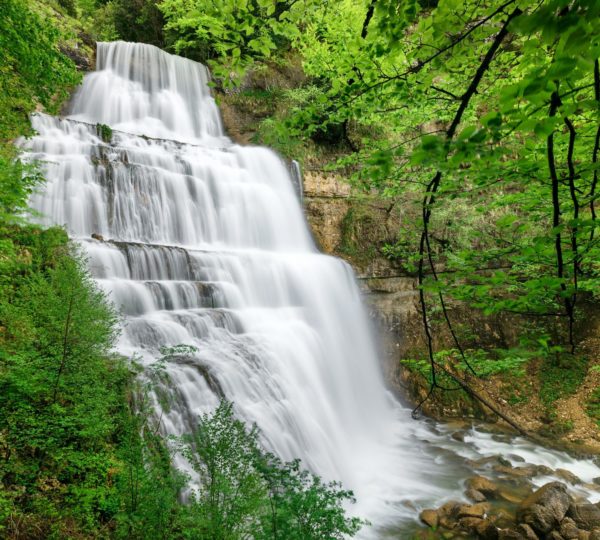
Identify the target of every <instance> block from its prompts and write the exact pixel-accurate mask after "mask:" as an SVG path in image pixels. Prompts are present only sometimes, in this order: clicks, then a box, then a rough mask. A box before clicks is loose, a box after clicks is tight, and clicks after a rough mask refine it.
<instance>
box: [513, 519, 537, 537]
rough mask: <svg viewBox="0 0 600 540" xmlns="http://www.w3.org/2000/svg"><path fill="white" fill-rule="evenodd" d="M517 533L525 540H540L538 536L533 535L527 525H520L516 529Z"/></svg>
mask: <svg viewBox="0 0 600 540" xmlns="http://www.w3.org/2000/svg"><path fill="white" fill-rule="evenodd" d="M517 532H518V533H519V534H520V535H521V536H522V537H523V538H524V539H525V540H540V539H539V536H538V535H537V534H535V531H534V530H533V529H532V528H531V527H530V526H529V525H527V524H525V523H521V524H520V525H519V526H518V527H517Z"/></svg>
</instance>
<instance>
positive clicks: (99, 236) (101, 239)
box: [92, 233, 104, 242]
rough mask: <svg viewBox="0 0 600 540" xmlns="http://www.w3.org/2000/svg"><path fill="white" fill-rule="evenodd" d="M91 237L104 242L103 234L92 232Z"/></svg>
mask: <svg viewBox="0 0 600 540" xmlns="http://www.w3.org/2000/svg"><path fill="white" fill-rule="evenodd" d="M92 238H93V239H94V240H99V241H100V242H104V236H102V235H101V234H98V233H94V234H92Z"/></svg>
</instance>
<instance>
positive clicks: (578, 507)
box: [567, 503, 600, 531]
mask: <svg viewBox="0 0 600 540" xmlns="http://www.w3.org/2000/svg"><path fill="white" fill-rule="evenodd" d="M567 515H568V516H569V517H570V518H571V519H572V520H573V521H574V522H575V524H576V525H577V527H579V528H580V529H583V530H584V531H592V530H594V529H600V508H598V507H597V506H596V505H595V504H591V503H582V504H571V505H570V506H569V509H568V511H567Z"/></svg>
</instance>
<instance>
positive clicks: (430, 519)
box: [419, 508, 440, 529]
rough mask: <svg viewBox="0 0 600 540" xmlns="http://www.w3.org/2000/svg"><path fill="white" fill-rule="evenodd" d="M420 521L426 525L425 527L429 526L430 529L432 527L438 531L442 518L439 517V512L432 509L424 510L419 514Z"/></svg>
mask: <svg viewBox="0 0 600 540" xmlns="http://www.w3.org/2000/svg"><path fill="white" fill-rule="evenodd" d="M419 519H420V520H421V521H422V522H423V523H425V525H427V526H428V527H431V528H432V529H437V527H438V525H439V523H440V518H439V516H438V513H437V510H432V509H431V508H428V509H426V510H423V511H422V512H421V513H420V514H419Z"/></svg>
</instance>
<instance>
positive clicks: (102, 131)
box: [96, 124, 113, 144]
mask: <svg viewBox="0 0 600 540" xmlns="http://www.w3.org/2000/svg"><path fill="white" fill-rule="evenodd" d="M96 130H97V131H98V135H100V138H101V139H102V140H103V141H104V142H105V143H108V144H110V142H111V141H112V136H113V130H112V128H111V127H110V126H107V125H106V124H96Z"/></svg>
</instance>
